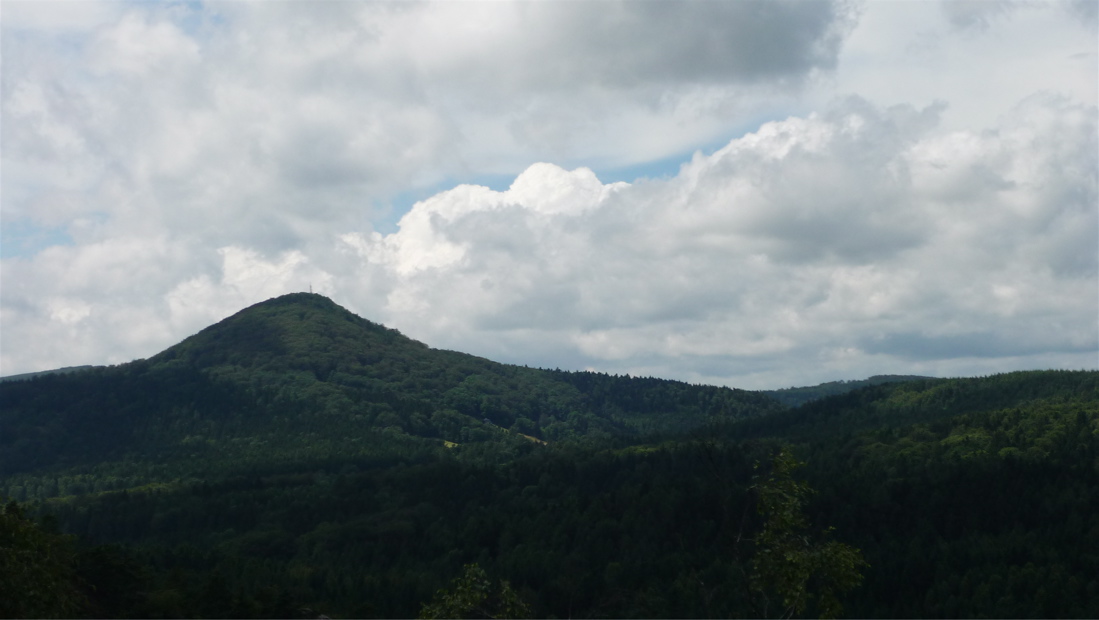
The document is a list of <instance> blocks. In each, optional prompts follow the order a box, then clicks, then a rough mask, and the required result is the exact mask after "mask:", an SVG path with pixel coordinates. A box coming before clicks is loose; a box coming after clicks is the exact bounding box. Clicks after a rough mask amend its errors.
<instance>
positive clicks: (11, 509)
mask: <svg viewBox="0 0 1099 620" xmlns="http://www.w3.org/2000/svg"><path fill="white" fill-rule="evenodd" d="M51 529H52V528H50V527H49V526H43V525H42V524H40V523H36V522H34V521H33V520H31V519H30V518H29V517H28V516H27V515H26V514H25V512H24V510H23V509H22V508H21V507H20V506H19V505H18V504H16V503H15V502H10V503H8V504H7V505H5V506H2V507H0V617H4V618H65V617H70V616H72V615H73V614H74V612H76V611H77V610H78V609H80V608H81V606H82V604H83V597H82V593H81V592H80V589H79V587H77V579H76V569H75V564H76V550H75V546H74V544H73V540H72V537H70V536H64V535H62V534H59V533H57V532H56V531H51Z"/></svg>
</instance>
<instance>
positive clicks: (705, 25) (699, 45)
mask: <svg viewBox="0 0 1099 620" xmlns="http://www.w3.org/2000/svg"><path fill="white" fill-rule="evenodd" d="M532 14H535V15H537V16H538V18H539V19H540V20H544V22H543V23H545V24H547V25H549V28H546V29H544V30H542V33H543V34H549V35H550V36H549V37H547V38H545V39H543V40H542V42H541V44H542V47H543V50H539V51H540V52H541V51H544V54H545V56H544V58H543V59H542V62H541V63H540V64H541V65H542V66H541V67H539V66H534V67H531V69H532V70H533V73H534V74H535V75H539V76H542V77H545V78H547V79H549V80H555V79H556V80H568V79H576V75H577V74H580V75H588V76H590V77H591V78H597V79H599V80H600V81H601V82H603V83H609V84H614V85H618V86H632V85H636V84H638V83H645V82H650V81H656V82H688V81H714V80H721V81H725V80H733V81H736V82H753V81H759V80H767V79H770V80H774V79H780V80H781V79H794V80H797V79H800V78H801V77H803V76H804V75H805V74H807V73H808V72H809V71H811V70H813V69H831V68H833V67H834V66H835V62H836V56H837V54H838V51H839V47H840V44H841V42H842V38H843V36H844V35H846V34H847V30H848V29H849V28H850V27H851V26H853V20H854V15H853V14H852V13H851V11H850V8H849V6H848V5H846V4H844V3H840V2H831V1H812V2H788V1H779V2H763V1H758V0H749V1H745V2H670V1H666V0H657V1H654V2H613V3H612V2H604V3H547V4H543V5H540V6H538V10H536V11H532ZM535 28H538V26H535ZM540 30H541V29H540ZM562 35H564V36H567V37H568V39H567V40H562V39H561V38H559V37H561V36H562ZM562 44H566V45H562ZM562 49H564V50H567V51H564V53H562ZM551 50H552V51H551ZM532 60H534V59H532Z"/></svg>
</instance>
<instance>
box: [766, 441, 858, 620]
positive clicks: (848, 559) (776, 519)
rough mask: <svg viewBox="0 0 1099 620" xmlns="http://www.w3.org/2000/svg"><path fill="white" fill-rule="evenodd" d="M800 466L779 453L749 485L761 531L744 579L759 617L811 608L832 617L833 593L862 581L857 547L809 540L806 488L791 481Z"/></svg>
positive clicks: (839, 608) (835, 595) (836, 606)
mask: <svg viewBox="0 0 1099 620" xmlns="http://www.w3.org/2000/svg"><path fill="white" fill-rule="evenodd" d="M803 465H805V464H804V463H799V462H798V461H797V460H795V459H794V458H793V456H791V455H790V453H789V452H788V451H787V450H786V449H780V450H779V451H778V453H777V454H775V456H774V458H773V459H772V462H771V471H770V472H769V473H768V474H767V475H766V476H765V477H764V478H762V479H761V480H760V481H759V482H758V483H757V484H756V485H754V489H755V492H756V496H757V498H758V499H757V502H758V503H757V510H758V512H759V514H760V516H762V517H763V527H762V529H761V531H760V532H759V534H758V535H757V536H756V537H755V541H754V542H755V554H754V556H753V558H752V576H751V580H750V581H751V586H752V589H753V590H754V591H755V592H757V593H758V594H759V595H760V598H761V599H762V605H761V613H760V614H759V615H760V617H770V615H771V613H772V612H774V613H775V614H777V616H778V617H782V618H790V617H793V616H795V615H801V614H802V613H803V612H804V611H805V609H806V607H809V606H814V607H816V608H817V609H818V610H819V613H820V616H821V617H822V618H824V617H828V618H834V617H837V616H838V615H839V614H840V611H842V609H843V606H842V605H841V604H840V601H839V595H840V594H842V593H844V592H846V591H848V590H851V589H852V588H854V587H855V586H857V585H859V584H860V583H862V572H861V571H862V569H863V568H865V567H866V562H865V561H864V560H863V559H862V554H861V553H860V552H859V550H858V549H855V548H852V547H850V546H848V545H845V544H843V543H840V542H836V541H824V540H821V541H817V540H813V538H812V537H811V536H810V534H809V532H808V529H809V521H808V518H807V517H806V515H805V512H804V504H805V503H806V502H807V500H808V497H809V495H810V492H811V490H810V488H809V486H808V485H807V484H805V483H804V482H801V481H798V480H796V479H794V477H793V473H794V470H795V469H797V468H799V467H802V466H803ZM828 532H830V530H826V533H828ZM772 599H773V601H772Z"/></svg>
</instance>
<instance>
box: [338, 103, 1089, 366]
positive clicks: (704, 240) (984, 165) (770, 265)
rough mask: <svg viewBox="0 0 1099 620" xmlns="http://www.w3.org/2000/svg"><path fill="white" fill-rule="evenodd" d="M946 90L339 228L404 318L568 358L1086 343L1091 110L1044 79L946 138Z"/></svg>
mask: <svg viewBox="0 0 1099 620" xmlns="http://www.w3.org/2000/svg"><path fill="white" fill-rule="evenodd" d="M938 109H939V106H932V107H930V108H927V109H924V110H916V109H913V108H909V107H903V106H902V107H897V108H891V109H887V110H879V109H876V108H874V107H872V106H869V105H868V104H867V103H866V102H864V101H861V100H857V99H853V100H848V101H844V102H841V103H839V104H837V106H836V107H835V108H834V109H832V110H830V111H829V112H827V113H825V114H821V115H814V116H811V117H808V118H790V119H787V120H785V121H781V122H774V123H769V124H766V125H764V126H763V127H761V128H760V130H759V131H757V132H754V133H752V134H749V135H746V136H744V137H742V138H739V139H735V140H733V141H732V142H730V143H729V144H728V145H726V146H725V147H724V148H722V149H719V150H718V151H716V152H715V153H713V154H711V155H702V154H698V155H696V156H695V158H694V159H693V160H692V161H690V162H689V163H687V164H685V165H684V166H683V167H682V169H681V171H680V173H679V174H678V175H677V176H676V177H674V178H670V179H667V180H659V181H646V182H641V183H637V184H633V185H629V184H624V183H617V184H609V185H603V184H601V183H600V182H599V181H598V180H597V179H595V177H594V175H592V173H591V171H589V170H586V169H582V168H581V169H577V170H573V171H571V172H569V171H565V170H563V169H560V168H558V167H556V166H553V165H550V164H537V165H535V166H532V167H530V168H529V169H528V170H526V171H525V172H523V174H521V175H520V176H519V177H517V178H516V180H515V183H514V184H513V185H512V186H511V188H510V189H508V190H506V191H501V192H496V191H492V190H490V189H488V188H484V187H475V186H461V187H458V188H455V189H454V190H450V191H447V192H444V193H441V194H439V195H436V196H434V197H432V198H431V199H429V200H426V201H423V202H421V203H418V204H417V205H415V206H414V207H413V208H412V210H411V211H410V212H409V213H408V214H407V215H406V216H405V217H404V218H403V219H402V220H401V223H400V230H399V231H398V232H396V233H394V234H392V235H389V236H385V237H383V236H380V235H375V236H374V237H373V238H372V239H366V238H364V237H362V236H355V235H351V236H348V237H345V238H344V242H345V243H348V244H349V245H351V246H353V247H355V248H356V251H357V253H358V254H359V256H360V257H361V258H362V260H363V261H364V262H366V263H370V264H373V265H375V266H380V267H384V268H386V269H388V270H391V271H392V272H393V274H394V275H395V278H394V280H393V284H392V289H390V290H389V292H388V295H387V301H386V306H385V308H384V312H385V314H386V315H387V316H388V317H392V318H391V319H390V321H392V322H393V323H395V324H396V325H398V326H399V327H402V328H404V329H406V330H408V331H410V332H412V333H414V334H416V335H417V336H418V337H421V338H422V339H424V340H426V341H428V342H434V343H438V344H440V345H444V346H452V347H455V348H465V349H468V348H470V346H471V344H473V343H478V344H477V345H476V348H477V349H478V350H479V351H480V352H482V353H483V354H486V355H489V356H490V357H492V356H495V357H501V356H504V357H510V358H512V359H513V361H522V353H521V351H523V350H524V349H526V348H533V349H538V348H540V347H541V346H542V343H543V342H545V341H553V340H556V341H559V342H560V341H566V342H569V343H571V348H572V357H571V360H570V361H573V362H574V363H575V360H578V359H583V360H586V362H587V363H588V364H589V365H593V366H596V367H601V366H605V365H606V363H607V362H611V366H612V367H615V368H622V369H626V370H634V371H636V370H637V368H636V367H635V366H633V364H636V360H639V359H647V360H650V361H652V362H653V363H654V364H655V363H657V360H659V362H658V363H659V365H660V366H662V367H663V368H664V369H665V372H667V370H668V369H675V368H676V367H677V363H678V361H679V360H681V359H684V358H689V359H698V358H713V357H717V358H727V359H728V360H751V361H752V362H753V363H756V364H759V363H761V362H762V363H767V362H766V360H768V359H770V358H777V357H778V356H781V357H782V359H784V360H789V359H805V360H811V361H812V362H813V363H821V360H820V356H821V355H826V354H828V353H827V352H829V351H832V352H834V353H835V354H836V355H840V353H841V352H842V356H841V357H843V358H844V359H845V360H847V361H845V362H844V363H850V361H849V360H850V358H851V357H852V356H858V355H861V356H862V358H863V363H864V364H866V366H865V367H866V370H867V371H872V370H873V368H874V367H876V366H877V365H878V364H880V363H881V361H880V359H877V358H876V357H875V356H888V357H891V358H893V359H894V360H930V359H946V360H953V359H957V358H960V357H971V358H1003V357H1008V356H1025V355H1029V354H1032V353H1035V352H1043V351H1045V352H1048V351H1051V350H1057V351H1062V352H1070V353H1074V354H1077V356H1078V357H1077V358H1075V359H1084V356H1086V355H1088V354H1090V353H1092V352H1094V350H1095V349H1096V346H1097V339H1099V333H1097V332H1099V330H1097V327H1096V324H1095V321H1094V315H1095V309H1096V308H1095V296H1096V293H1097V286H1096V277H1097V275H1099V274H1097V269H1096V267H1097V266H1096V262H1097V256H1099V247H1097V244H1096V235H1095V230H1097V226H1099V218H1097V214H1096V212H1095V208H1094V205H1095V204H1096V200H1097V194H1096V188H1095V184H1096V175H1095V164H1096V156H1095V152H1096V146H1097V145H1096V141H1095V134H1096V125H1095V111H1094V109H1089V108H1086V107H1082V106H1079V105H1074V104H1071V103H1069V102H1066V101H1063V100H1060V99H1057V98H1051V97H1038V98H1035V99H1030V100H1027V101H1024V102H1023V103H1022V104H1020V106H1019V107H1018V108H1016V110H1015V111H1014V113H1013V114H1012V115H1010V116H1009V117H1007V118H1005V119H1004V122H1003V123H1002V125H1001V126H1000V127H996V128H991V129H989V130H987V131H982V132H973V133H950V134H945V135H941V134H936V133H934V132H931V131H930V130H931V129H933V128H934V127H935V117H936V114H937V111H938ZM561 199H563V202H555V201H556V200H561ZM561 205H567V206H565V207H563V206H561ZM1070 326H1071V327H1070ZM524 343H525V345H526V346H524ZM565 359H570V358H568V357H567V356H566V358H565ZM870 360H873V361H870ZM824 368H825V369H827V368H828V367H827V365H825V366H824ZM672 372H677V374H679V376H682V377H684V378H698V375H697V374H696V371H691V370H682V371H675V370H673V371H672ZM798 372H805V371H804V369H803V368H800V367H799V369H798Z"/></svg>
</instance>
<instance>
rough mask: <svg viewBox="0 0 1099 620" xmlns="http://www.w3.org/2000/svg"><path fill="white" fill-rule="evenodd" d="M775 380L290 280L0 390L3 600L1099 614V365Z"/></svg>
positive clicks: (151, 607)
mask: <svg viewBox="0 0 1099 620" xmlns="http://www.w3.org/2000/svg"><path fill="white" fill-rule="evenodd" d="M780 392H785V396H786V397H789V398H786V399H783V398H782V397H781V396H782V395H781V394H776V393H775V392H771V393H762V392H747V391H742V390H733V389H728V388H717V387H710V386H697V385H688V384H685V383H681V382H675V381H666V380H660V379H652V378H636V377H617V376H608V375H605V374H598V373H573V372H563V371H557V370H541V369H532V368H525V367H516V366H508V365H502V364H496V363H494V362H491V361H488V360H485V359H481V358H477V357H474V356H470V355H465V354H462V353H457V352H451V351H440V350H435V349H431V348H429V347H427V346H425V345H423V344H421V343H418V342H415V341H413V340H410V339H408V338H406V337H404V336H403V335H401V334H400V333H398V332H396V331H394V330H390V329H387V328H385V327H383V326H380V325H377V324H374V323H371V322H369V321H366V320H364V319H361V318H359V317H357V316H355V315H353V314H352V313H350V312H348V311H346V310H344V309H343V308H340V307H339V306H337V305H336V304H334V303H332V302H331V301H330V300H328V299H326V298H324V297H321V296H319V295H308V294H294V295H288V296H284V297H280V298H277V299H273V300H270V301H268V302H264V303H262V304H258V305H256V306H253V307H251V308H248V309H246V310H244V311H242V312H240V313H238V314H237V315H234V316H233V317H230V318H229V319H226V320H225V321H222V322H221V323H218V324H216V325H214V326H211V327H209V328H207V329H206V330H203V331H202V332H200V333H198V334H196V335H195V336H192V337H191V338H189V339H187V340H185V341H184V342H182V343H180V344H179V345H176V346H175V347H172V348H170V349H168V350H166V351H164V352H163V353H161V354H159V355H157V356H155V357H152V358H150V359H147V360H139V361H136V362H132V363H130V364H125V365H121V366H116V367H108V368H88V369H79V370H77V371H73V372H68V373H60V374H44V375H38V376H34V377H30V378H26V379H25V380H19V381H7V382H3V383H0V497H4V498H6V499H5V507H4V508H3V509H2V511H0V615H3V616H7V617H25V616H42V617H45V616H56V617H75V616H84V617H316V616H318V615H320V614H324V615H327V616H329V617H415V616H418V615H420V616H423V617H447V616H459V615H462V616H469V617H516V616H534V617H729V616H740V617H743V616H750V617H769V616H782V617H789V616H803V615H805V616H817V615H825V616H827V615H837V614H842V615H850V616H860V617H870V616H874V617H917V616H919V617H963V616H965V617H992V616H998V617H1038V616H1041V617H1099V373H1096V372H1083V371H1080V372H1067V371H1036V372H1021V373H1010V374H1004V375H995V376H990V377H981V378H970V379H928V378H921V377H878V378H871V379H870V380H867V381H866V382H837V383H836V384H824V385H823V386H818V387H817V388H816V389H815V391H814V390H812V389H808V388H806V389H801V390H794V391H780ZM790 398H795V399H796V402H792V401H791V400H790ZM794 405H796V406H794Z"/></svg>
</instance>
